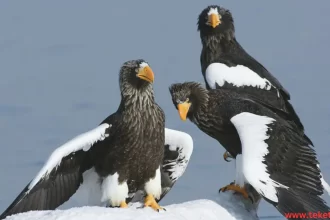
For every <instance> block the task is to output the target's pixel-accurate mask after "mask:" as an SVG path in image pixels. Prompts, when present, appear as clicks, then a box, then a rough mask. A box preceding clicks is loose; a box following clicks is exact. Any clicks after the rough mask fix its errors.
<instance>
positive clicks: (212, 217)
mask: <svg viewBox="0 0 330 220" xmlns="http://www.w3.org/2000/svg"><path fill="white" fill-rule="evenodd" d="M215 201H216V202H215ZM215 201H211V200H195V201H190V202H185V203H181V204H173V205H168V206H164V208H166V211H164V212H160V213H158V212H156V211H154V210H152V209H151V208H141V209H140V208H137V207H139V206H140V204H135V205H134V206H131V207H129V208H127V209H119V208H105V207H96V206H93V207H87V206H85V207H79V208H71V209H68V210H55V211H31V212H27V213H21V214H17V215H13V216H9V217H8V218H6V220H90V219H93V220H111V219H115V220H130V219H134V220H154V219H157V220H220V219H221V220H236V219H237V220H257V219H259V218H258V217H257V216H256V210H255V209H254V207H253V206H251V208H247V209H246V207H248V206H246V204H245V203H243V202H242V201H241V200H240V197H238V196H234V195H233V194H231V193H230V192H226V193H221V194H219V196H218V195H217V199H215Z"/></svg>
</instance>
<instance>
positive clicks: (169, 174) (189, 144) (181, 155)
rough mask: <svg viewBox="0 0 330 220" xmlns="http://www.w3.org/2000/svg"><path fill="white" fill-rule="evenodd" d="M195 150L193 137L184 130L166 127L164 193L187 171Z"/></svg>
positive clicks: (163, 194)
mask: <svg viewBox="0 0 330 220" xmlns="http://www.w3.org/2000/svg"><path fill="white" fill-rule="evenodd" d="M192 152H193V139H192V137H191V136H190V135H189V134H187V133H184V132H181V131H177V130H172V129H168V128H165V152H164V161H163V169H162V195H161V197H160V200H161V199H162V198H163V197H164V196H165V195H166V194H167V193H168V192H169V191H170V190H171V188H172V186H173V185H174V184H175V182H176V181H177V180H178V179H179V178H180V177H181V176H182V175H183V173H184V172H185V170H186V168H187V166H188V163H189V159H190V156H191V154H192Z"/></svg>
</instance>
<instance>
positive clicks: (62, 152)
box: [0, 60, 190, 219]
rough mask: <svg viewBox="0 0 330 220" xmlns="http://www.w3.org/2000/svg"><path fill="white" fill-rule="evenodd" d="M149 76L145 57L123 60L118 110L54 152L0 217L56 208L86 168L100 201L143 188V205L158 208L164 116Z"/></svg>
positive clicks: (121, 198)
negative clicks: (98, 189)
mask: <svg viewBox="0 0 330 220" xmlns="http://www.w3.org/2000/svg"><path fill="white" fill-rule="evenodd" d="M153 80H154V74H153V72H152V70H151V68H150V67H149V65H148V64H147V63H146V62H145V61H144V60H133V61H127V62H125V63H124V64H123V66H122V68H121V70H120V90H121V98H122V100H121V103H120V105H119V108H118V110H117V111H116V112H115V113H114V114H112V115H110V116H109V117H108V118H106V119H105V120H104V121H103V122H102V123H101V124H100V125H99V127H97V128H96V129H94V130H92V131H90V132H87V133H85V134H82V135H80V136H78V137H77V138H76V139H73V140H72V141H71V142H68V143H67V144H66V145H63V147H60V148H58V149H57V150H56V151H54V152H53V154H52V155H51V157H50V159H49V160H48V161H47V163H46V164H45V166H44V167H43V169H42V170H41V171H40V173H39V174H40V175H39V174H38V175H37V176H36V178H35V179H33V180H32V181H31V182H30V183H29V184H28V185H27V186H26V188H25V189H24V190H23V191H22V192H21V194H20V195H19V196H18V197H17V198H16V199H15V201H14V202H13V203H12V204H11V205H10V206H9V207H8V208H7V209H6V210H5V211H4V213H3V214H2V215H1V216H0V219H3V218H5V217H6V216H8V215H12V214H16V213H20V212H26V211H30V210H49V209H55V208H57V207H58V206H59V205H61V204H63V203H64V202H65V201H67V200H68V199H69V198H70V197H71V196H72V195H73V194H74V193H75V192H76V191H77V189H78V188H79V186H80V185H81V184H82V183H83V173H84V172H85V171H87V170H90V169H91V168H94V170H95V171H96V173H97V175H98V177H99V178H98V180H96V181H95V182H98V183H99V184H100V185H101V189H102V200H103V201H102V202H105V203H107V204H108V205H110V206H121V207H125V206H126V205H127V204H126V199H130V198H129V193H133V194H134V193H135V192H136V191H137V190H144V191H145V192H146V194H147V198H146V204H145V205H146V206H150V207H152V208H154V209H156V210H158V209H161V207H160V206H159V205H158V204H157V203H156V201H155V199H158V200H159V199H160V197H161V196H163V195H161V193H162V192H161V191H162V188H161V180H160V178H161V177H160V176H161V174H160V172H161V171H160V170H161V166H162V162H163V158H164V146H165V134H164V132H165V130H164V129H165V127H164V126H165V116H164V112H163V110H162V109H161V108H160V107H159V106H158V105H157V103H156V102H155V100H154V93H153V88H152V85H151V83H152V82H153ZM189 156H190V155H189ZM174 182H175V181H174ZM148 184H149V185H148ZM172 184H173V183H172ZM100 185H98V186H94V187H100ZM165 194H166V193H165ZM100 199H101V198H100Z"/></svg>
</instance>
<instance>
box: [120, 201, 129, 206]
mask: <svg viewBox="0 0 330 220" xmlns="http://www.w3.org/2000/svg"><path fill="white" fill-rule="evenodd" d="M120 208H128V205H127V203H126V202H125V201H124V202H121V203H120Z"/></svg>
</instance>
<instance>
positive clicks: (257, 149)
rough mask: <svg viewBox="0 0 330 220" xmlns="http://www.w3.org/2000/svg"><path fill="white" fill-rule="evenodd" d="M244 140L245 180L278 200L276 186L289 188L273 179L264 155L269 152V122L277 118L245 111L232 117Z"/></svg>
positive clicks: (264, 193)
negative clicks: (267, 141)
mask: <svg viewBox="0 0 330 220" xmlns="http://www.w3.org/2000/svg"><path fill="white" fill-rule="evenodd" d="M230 121H231V122H232V123H233V124H234V126H235V128H236V130H237V132H238V135H239V137H240V140H241V142H242V170H243V172H242V173H243V175H244V178H245V180H246V181H247V182H248V183H249V184H251V185H252V186H253V187H254V188H255V189H256V191H257V192H258V193H260V194H261V195H263V196H265V197H266V198H267V199H269V200H271V201H274V202H277V201H278V198H277V195H276V194H277V192H276V187H283V188H287V187H285V186H283V185H281V184H280V183H278V182H276V181H274V180H272V179H271V178H270V176H269V174H268V172H267V167H266V164H264V163H263V161H264V160H265V158H264V156H265V155H267V154H268V153H269V151H268V145H267V143H266V142H265V140H267V139H268V138H269V136H268V135H267V131H268V129H269V126H268V125H269V124H271V123H273V122H274V121H275V120H274V119H273V118H270V117H266V116H260V115H255V114H252V113H248V112H243V113H240V114H238V115H235V116H234V117H232V118H231V119H230Z"/></svg>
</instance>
